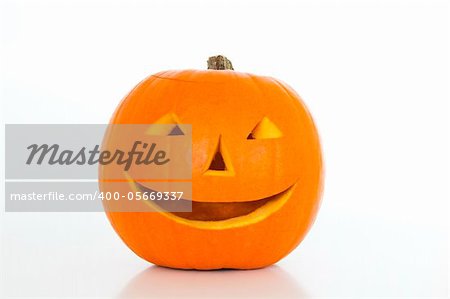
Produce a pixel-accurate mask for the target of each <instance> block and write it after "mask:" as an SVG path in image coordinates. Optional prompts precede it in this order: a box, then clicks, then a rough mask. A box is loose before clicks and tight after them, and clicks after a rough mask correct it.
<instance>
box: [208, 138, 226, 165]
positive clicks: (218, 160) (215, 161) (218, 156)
mask: <svg viewBox="0 0 450 299" xmlns="http://www.w3.org/2000/svg"><path fill="white" fill-rule="evenodd" d="M208 170H215V171H226V170H227V165H226V164H225V160H224V159H223V155H222V145H221V138H220V137H219V142H218V143H217V147H216V151H215V153H214V156H213V158H212V160H211V163H210V164H209V167H208Z"/></svg>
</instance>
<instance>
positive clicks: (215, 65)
mask: <svg viewBox="0 0 450 299" xmlns="http://www.w3.org/2000/svg"><path fill="white" fill-rule="evenodd" d="M208 70H234V68H233V65H232V64H231V61H229V60H228V58H226V57H225V56H222V55H217V56H211V57H209V58H208Z"/></svg>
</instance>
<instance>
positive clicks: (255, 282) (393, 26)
mask: <svg viewBox="0 0 450 299" xmlns="http://www.w3.org/2000/svg"><path fill="white" fill-rule="evenodd" d="M0 22H1V23H0V26H1V30H0V32H1V60H0V61H1V65H0V70H1V71H0V72H1V103H2V108H1V111H2V118H3V119H2V122H3V123H106V122H108V120H109V117H110V115H111V114H112V112H113V110H114V108H115V106H116V105H117V103H118V102H119V100H120V99H121V98H122V96H124V95H125V94H126V93H127V91H129V90H130V89H131V88H132V87H133V86H134V85H135V84H136V83H137V82H139V81H140V80H141V79H143V78H144V77H146V76H147V75H149V74H151V73H155V72H158V71H161V70H165V69H185V68H200V69H203V68H205V64H206V59H207V57H208V56H211V55H215V54H224V55H227V56H228V57H229V58H230V59H231V60H232V61H233V64H234V66H235V69H237V70H239V71H244V72H251V73H255V74H262V75H270V76H273V77H276V78H279V79H281V80H283V81H285V82H287V83H288V84H290V85H291V86H293V87H294V88H295V89H296V90H297V91H298V92H299V93H300V95H301V96H302V97H303V98H304V100H305V102H306V103H307V105H308V106H309V108H310V110H311V112H312V114H313V116H314V117H315V120H316V123H317V125H318V128H319V130H320V133H321V137H322V142H323V148H324V157H325V162H326V181H325V193H324V197H323V204H322V208H321V211H320V213H319V216H318V218H317V221H316V224H315V226H314V227H313V229H312V230H311V231H310V234H309V235H308V236H307V238H306V239H305V240H304V242H303V243H302V244H301V245H300V246H299V247H298V248H297V249H296V250H295V251H294V252H293V253H291V254H290V255H289V256H288V257H286V258H285V259H284V260H282V261H281V262H279V263H278V264H277V266H274V267H270V268H267V269H264V270H257V271H244V272H243V271H225V272H223V271H222V272H217V271H216V272H195V271H194V272H193V271H176V270H168V269H160V268H157V267H151V266H150V265H149V264H148V263H147V262H145V261H143V260H141V259H139V258H138V257H136V256H135V255H134V254H133V253H132V252H131V251H130V250H128V249H127V248H126V246H125V245H124V244H123V243H122V242H121V241H120V240H119V238H118V237H117V236H116V235H115V233H114V232H113V230H112V228H111V227H110V225H109V223H108V221H107V220H106V217H105V215H104V214H102V213H61V214H59V213H4V212H3V210H2V214H1V224H0V227H1V241H2V244H1V249H2V253H1V257H2V258H1V265H0V273H1V276H2V288H3V291H4V295H5V296H13V295H22V296H50V295H51V296H58V297H63V296H107V297H112V296H127V295H129V294H130V292H133V293H137V294H141V295H146V296H162V297H173V296H175V295H178V296H187V297H193V298H199V297H202V296H204V297H207V298H211V297H212V296H224V297H230V296H234V297H235V296H242V297H247V296H248V297H251V296H254V297H262V296H267V297H275V298H285V297H302V296H303V297H315V296H353V297H361V296H394V297H395V296H427V297H428V296H438V297H446V296H447V295H448V293H447V292H448V285H449V280H448V237H449V229H448V222H447V217H448V215H449V213H448V212H449V210H448V200H449V198H450V194H449V153H450V149H449V142H448V140H449V137H450V134H449V133H450V132H449V89H448V86H449V85H448V83H449V57H448V54H449V53H450V51H449V50H450V49H449V10H448V3H447V1H434V0H423V1H395V0H394V1H321V0H315V1H275V0H273V1H261V0H259V1H256V0H255V1H238V0H228V1H192V0H191V1H181V0H180V1H171V0H163V1H142V2H136V1H123V2H117V1H111V0H109V1H73V2H72V1H2V4H1V15H0ZM243 117H245V116H243ZM1 134H2V136H1V137H2V140H4V139H3V138H4V136H3V134H4V132H3V130H2V133H1ZM3 147H4V145H3V143H2V150H3V149H4V148H3ZM2 156H3V152H2ZM2 163H3V162H2ZM2 169H4V168H3V167H2ZM2 175H4V173H2ZM3 178H4V177H3ZM1 188H3V184H2V186H1ZM0 191H1V194H2V199H3V198H4V197H3V189H2V190H0ZM2 205H3V203H2Z"/></svg>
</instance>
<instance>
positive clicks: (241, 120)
mask: <svg viewBox="0 0 450 299" xmlns="http://www.w3.org/2000/svg"><path fill="white" fill-rule="evenodd" d="M208 65H209V69H208V70H204V71H201V70H181V71H166V72H160V73H157V74H155V75H152V76H150V77H148V78H147V79H145V80H144V81H142V82H141V83H139V84H138V85H137V87H135V88H134V89H133V90H132V91H131V93H130V94H129V95H128V96H126V97H125V99H124V100H123V101H122V102H121V104H120V105H119V107H118V108H117V110H116V112H115V113H114V115H113V117H112V120H111V123H114V124H150V123H173V124H174V125H175V124H176V123H180V124H183V123H184V124H192V128H193V129H192V152H193V157H192V198H193V199H192V212H190V213H188V212H173V213H171V212H160V213H144V212H107V216H108V218H109V220H110V222H111V224H112V226H113V227H114V229H115V231H116V232H117V233H118V234H119V235H120V237H121V238H122V240H123V241H124V242H125V243H126V244H127V245H128V246H129V247H130V248H131V250H133V251H134V252H135V253H136V254H137V255H138V256H140V257H142V258H143V259H145V260H147V261H149V262H152V263H154V264H157V265H161V266H166V267H172V268H183V269H220V268H236V269H253V268H260V267H265V266H268V265H271V264H273V263H275V262H277V261H278V260H280V259H281V258H283V257H284V256H286V255H287V254H288V253H289V252H290V251H292V250H293V249H294V248H295V247H296V246H297V245H298V244H299V243H300V241H301V240H302V239H303V238H304V237H305V235H306V233H307V231H308V230H309V228H310V227H311V225H312V223H313V221H314V218H315V216H316V213H317V211H318V208H319V204H320V196H321V191H322V176H323V173H322V158H321V150H320V144H319V138H318V134H317V130H316V128H315V126H314V123H313V120H312V118H311V115H310V114H309V112H308V110H307V108H306V106H305V104H304V103H303V102H302V101H301V99H300V97H299V96H298V95H297V94H296V93H295V92H294V91H293V90H292V89H291V88H290V87H288V86H287V85H286V84H284V83H282V82H280V81H278V80H276V79H274V78H270V77H261V76H255V75H252V74H247V73H240V72H236V71H233V70H232V67H231V63H230V62H229V61H228V60H227V59H226V58H224V57H223V56H216V57H212V58H210V59H209V61H208ZM100 179H101V177H100Z"/></svg>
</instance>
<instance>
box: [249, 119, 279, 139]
mask: <svg viewBox="0 0 450 299" xmlns="http://www.w3.org/2000/svg"><path fill="white" fill-rule="evenodd" d="M281 136H283V132H281V131H280V129H278V127H277V126H276V125H275V124H274V123H273V122H272V121H271V120H270V119H268V118H267V117H264V118H263V119H262V120H261V121H260V122H259V123H258V124H257V125H256V127H255V128H254V129H253V130H252V131H251V132H250V134H248V136H247V139H273V138H280V137H281Z"/></svg>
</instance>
